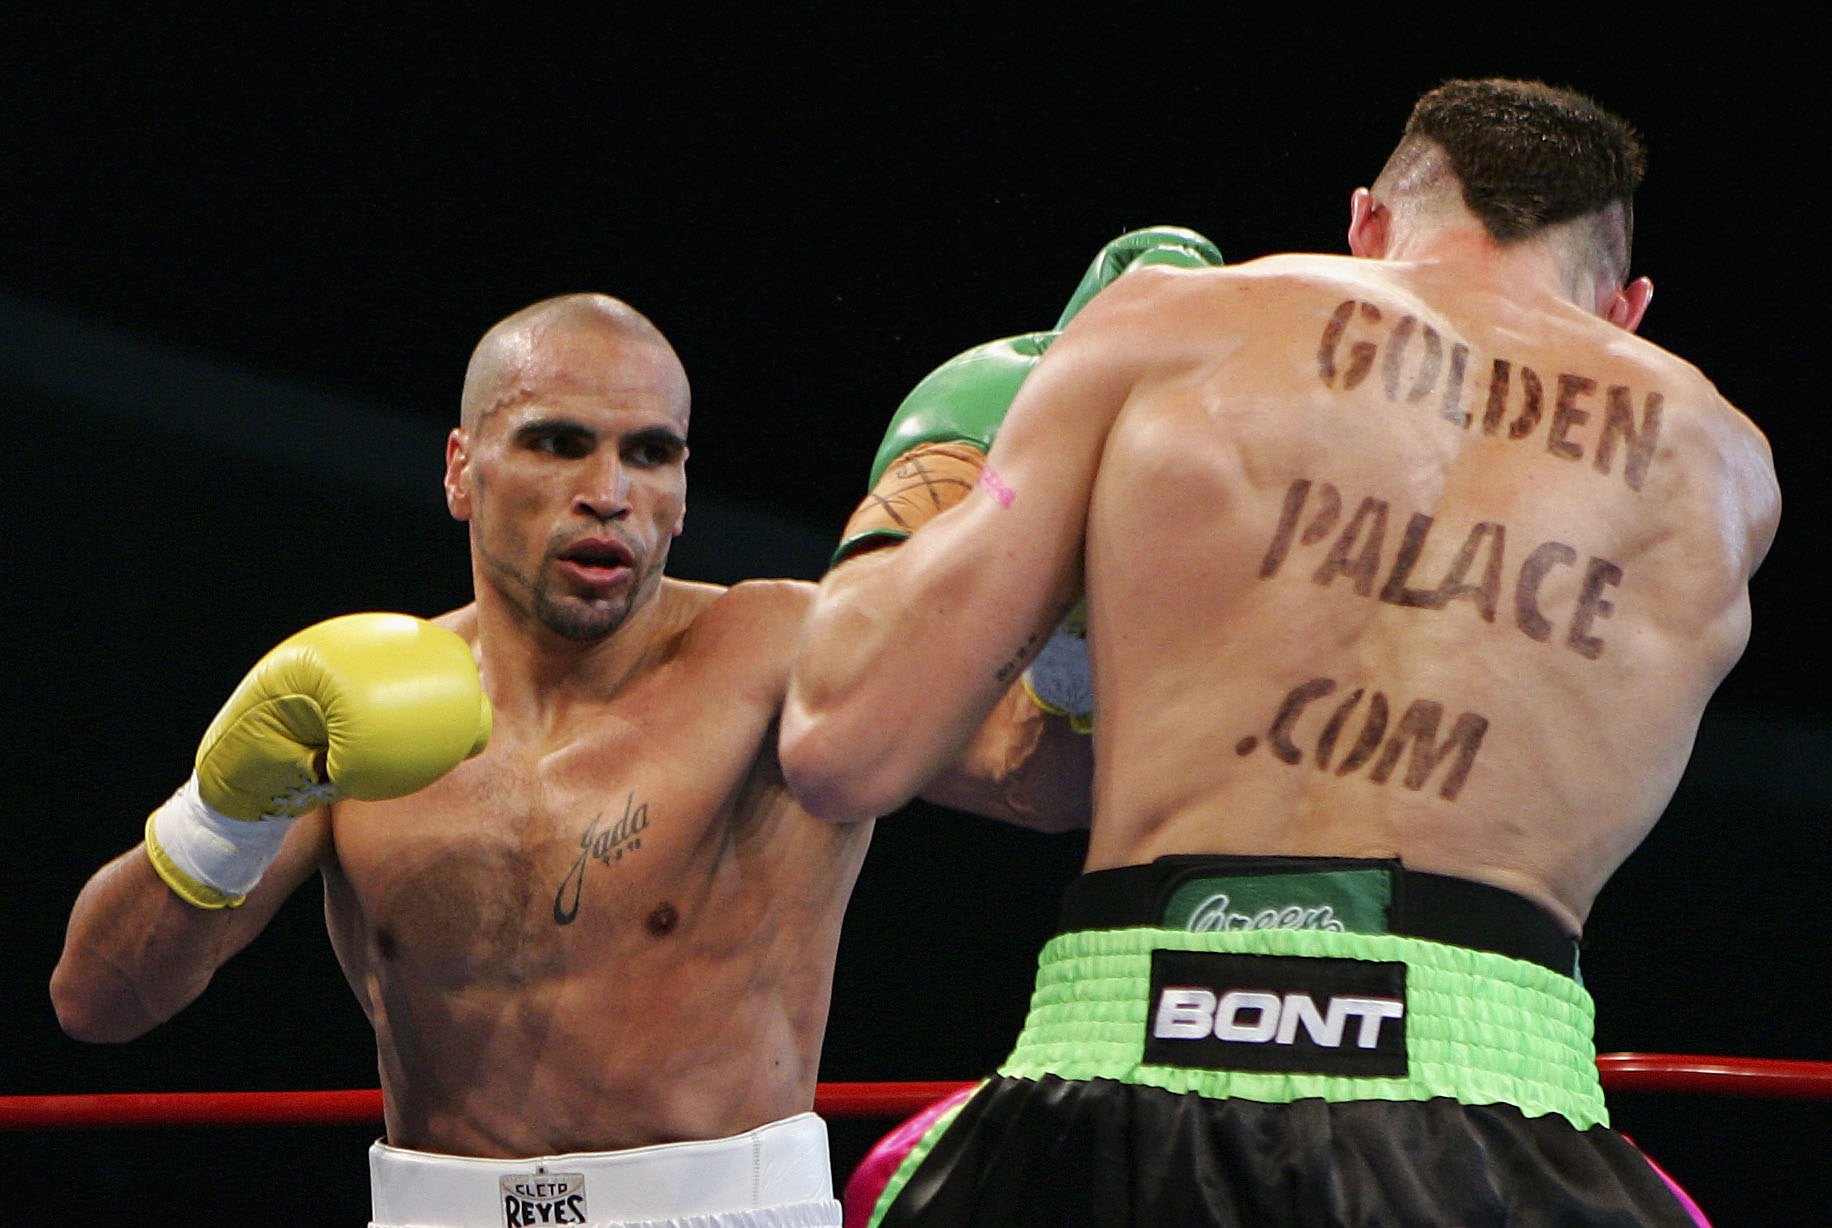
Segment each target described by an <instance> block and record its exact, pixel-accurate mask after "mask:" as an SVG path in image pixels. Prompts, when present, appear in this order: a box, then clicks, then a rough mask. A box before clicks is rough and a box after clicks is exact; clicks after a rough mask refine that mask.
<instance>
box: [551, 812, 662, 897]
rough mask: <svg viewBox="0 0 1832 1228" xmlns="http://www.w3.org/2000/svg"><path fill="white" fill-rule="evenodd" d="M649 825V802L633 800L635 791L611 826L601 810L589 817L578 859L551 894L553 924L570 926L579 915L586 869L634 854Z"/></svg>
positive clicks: (582, 836)
mask: <svg viewBox="0 0 1832 1228" xmlns="http://www.w3.org/2000/svg"><path fill="white" fill-rule="evenodd" d="M648 826H649V803H648V802H639V801H637V800H636V794H635V792H634V791H631V792H630V793H628V794H626V795H625V796H624V799H623V815H622V817H621V818H618V819H616V820H614V821H612V822H610V823H608V824H607V823H606V822H605V821H604V811H602V810H600V811H599V812H598V813H597V814H595V815H593V816H592V819H591V822H589V823H587V824H586V825H585V831H584V833H583V834H582V835H580V837H579V857H578V860H576V861H574V862H573V864H572V869H570V870H568V871H567V872H566V877H565V878H563V879H561V880H560V888H559V890H558V891H556V892H554V895H553V923H554V924H555V925H571V924H572V923H573V920H574V919H575V918H576V917H578V915H579V902H580V896H581V893H582V892H583V890H584V887H585V867H586V866H587V865H589V864H590V863H592V862H594V861H597V862H602V863H603V864H605V865H607V866H608V865H610V864H611V863H612V862H613V861H622V860H623V857H624V854H625V853H634V852H635V851H636V850H637V849H639V848H641V847H642V833H643V832H644V831H645V830H647V828H648Z"/></svg>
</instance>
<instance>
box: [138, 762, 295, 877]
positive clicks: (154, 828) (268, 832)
mask: <svg viewBox="0 0 1832 1228" xmlns="http://www.w3.org/2000/svg"><path fill="white" fill-rule="evenodd" d="M296 822H298V820H297V819H292V818H281V817H274V818H261V819H258V820H256V821H255V822H252V823H250V822H245V821H243V820H241V819H232V818H230V817H229V816H228V815H226V814H223V813H221V812H220V811H217V810H213V809H211V807H210V806H209V805H208V804H207V803H206V802H205V801H204V799H203V796H202V795H201V794H200V793H199V792H198V790H197V774H196V773H195V772H193V773H192V774H191V778H190V779H189V780H187V781H185V782H184V784H183V785H182V786H180V787H179V789H178V792H176V793H174V794H172V797H171V800H170V801H168V802H166V804H165V805H163V806H161V807H159V809H157V810H155V811H153V816H152V818H151V819H149V820H148V821H147V824H146V837H147V849H148V852H149V854H150V855H151V856H152V859H153V865H154V868H155V869H157V870H158V871H159V872H160V877H161V878H164V879H165V880H166V882H167V884H168V885H170V886H171V887H172V889H173V890H174V891H177V892H178V894H179V895H181V896H183V897H184V898H185V899H186V900H187V901H189V902H190V903H192V904H196V905H198V906H199V907H204V908H209V907H217V908H221V907H225V906H227V907H234V906H235V905H236V904H239V903H241V902H242V897H243V896H245V895H247V894H248V892H249V891H251V890H253V889H254V885H255V884H256V883H258V882H260V881H261V875H263V874H265V873H266V872H267V867H268V866H270V865H272V864H273V860H274V858H275V857H278V856H279V855H280V845H281V843H282V842H283V841H284V840H285V839H286V833H287V832H288V831H289V830H290V829H291V828H292V825H293V824H294V823H296ZM168 870H175V871H176V872H177V873H178V874H179V875H181V876H182V880H188V881H182V880H181V881H174V880H173V877H172V876H171V875H170V874H168V873H167V871H168ZM199 886H201V887H203V888H205V889H207V890H206V891H204V892H202V893H201V894H202V895H204V896H205V898H203V899H199V898H196V897H197V895H198V894H200V893H198V892H197V891H196V888H198V887H199ZM213 895H215V896H221V897H222V898H221V900H220V901H219V900H216V899H214V898H211V897H212V896H213Z"/></svg>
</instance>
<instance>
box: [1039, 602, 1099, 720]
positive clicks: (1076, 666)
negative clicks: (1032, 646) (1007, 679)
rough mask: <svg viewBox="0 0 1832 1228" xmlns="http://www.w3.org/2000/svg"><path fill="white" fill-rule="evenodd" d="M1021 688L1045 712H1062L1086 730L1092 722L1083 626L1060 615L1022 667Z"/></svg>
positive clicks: (1090, 682)
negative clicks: (1040, 646)
mask: <svg viewBox="0 0 1832 1228" xmlns="http://www.w3.org/2000/svg"><path fill="white" fill-rule="evenodd" d="M1024 689H1025V690H1027V691H1029V692H1030V697H1031V698H1032V699H1033V700H1035V701H1036V703H1037V706H1038V707H1039V708H1042V709H1043V710H1044V711H1045V712H1051V713H1054V714H1055V715H1057V716H1066V717H1068V718H1069V720H1070V722H1071V723H1073V725H1074V726H1075V728H1076V729H1078V730H1080V731H1081V732H1083V733H1086V732H1087V731H1088V730H1089V729H1091V728H1092V727H1093V724H1094V676H1093V674H1092V672H1091V671H1090V670H1089V668H1088V640H1087V628H1086V627H1085V626H1084V625H1083V624H1082V623H1081V622H1080V621H1079V620H1073V621H1072V620H1070V619H1064V620H1063V622H1062V625H1061V626H1059V627H1057V628H1056V630H1055V632H1054V633H1053V634H1052V635H1051V636H1050V638H1049V639H1048V641H1046V642H1045V643H1044V645H1043V650H1042V651H1041V652H1039V653H1038V654H1037V659H1036V660H1035V661H1032V662H1031V665H1030V668H1029V669H1027V670H1025V671H1024Z"/></svg>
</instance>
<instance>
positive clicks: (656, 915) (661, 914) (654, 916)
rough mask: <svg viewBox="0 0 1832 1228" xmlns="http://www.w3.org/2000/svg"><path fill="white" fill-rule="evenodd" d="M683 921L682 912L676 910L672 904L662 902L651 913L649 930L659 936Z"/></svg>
mask: <svg viewBox="0 0 1832 1228" xmlns="http://www.w3.org/2000/svg"><path fill="white" fill-rule="evenodd" d="M680 921H681V914H680V913H678V912H676V911H675V910H674V905H672V904H666V903H664V904H660V905H657V906H656V909H655V911H654V912H652V913H650V914H649V923H648V924H649V932H650V933H651V934H654V935H655V936H656V937H657V938H659V937H661V936H662V935H663V934H666V933H669V932H670V931H672V930H673V929H674V927H675V926H676V925H679V924H680Z"/></svg>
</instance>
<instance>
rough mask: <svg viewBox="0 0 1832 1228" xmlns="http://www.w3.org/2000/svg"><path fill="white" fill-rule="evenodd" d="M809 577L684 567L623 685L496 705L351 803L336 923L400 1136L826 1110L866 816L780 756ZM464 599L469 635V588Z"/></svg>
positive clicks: (722, 1120) (611, 1131)
mask: <svg viewBox="0 0 1832 1228" xmlns="http://www.w3.org/2000/svg"><path fill="white" fill-rule="evenodd" d="M807 596H808V587H807V586H805V585H796V584H791V583H788V582H766V583H752V584H746V585H740V586H737V587H736V588H733V589H730V590H724V589H719V588H714V587H712V586H707V585H692V584H684V583H681V582H677V581H667V582H666V583H665V584H664V587H663V589H662V590H661V592H660V593H659V594H658V596H657V599H656V602H655V609H654V611H652V612H653V614H654V615H655V617H654V620H653V621H652V622H651V623H650V624H649V625H648V626H647V627H646V628H645V629H644V631H643V632H642V634H643V636H644V638H645V639H646V640H647V641H648V649H647V651H646V652H645V653H644V654H643V655H642V656H641V658H640V660H638V661H637V662H636V663H635V665H634V667H633V668H632V670H631V672H630V674H629V676H628V677H627V678H626V679H625V680H623V681H622V682H621V683H620V685H618V686H617V687H616V688H615V689H613V690H611V691H609V692H608V693H605V694H601V695H590V694H581V695H579V696H577V697H576V698H574V699H572V700H570V701H568V702H563V703H558V704H554V705H552V706H550V707H549V708H548V710H547V712H546V714H545V718H544V720H543V721H542V722H539V723H538V727H537V723H536V722H532V721H528V720H525V719H523V718H522V717H521V715H520V713H519V710H518V709H517V708H516V707H515V706H514V705H513V704H510V705H504V704H501V703H499V704H498V705H497V717H496V726H495V732H494V735H493V738H492V740H491V743H490V746H489V748H488V749H487V750H486V751H485V752H484V753H483V754H482V755H481V756H479V757H478V758H476V759H474V760H472V761H470V762H467V763H465V764H464V765H463V766H461V767H459V768H458V769H457V770H456V771H454V772H452V773H451V774H450V775H448V776H447V777H445V778H444V779H442V780H440V781H439V782H438V783H437V784H435V785H433V786H432V787H430V788H428V789H426V790H424V791H422V792H420V793H417V794H414V795H413V796H411V797H408V798H403V799H400V800H398V801H391V802H383V803H373V804H363V803H355V802H346V803H343V804H340V805H339V806H338V807H337V808H336V811H335V814H334V816H333V820H332V836H333V841H334V845H335V849H334V856H333V857H332V858H331V859H330V861H329V864H328V865H327V868H326V870H325V877H326V884H327V891H326V911H327V919H328V923H329V926H330V930H331V935H332V939H333V942H334V945H335V947H336V949H337V953H338V957H339V959H340V961H341V962H342V965H343V968H344V970H345V973H346V975H347V976H348V977H349V980H350V983H351V986H352V988H353V989H354V990H355V991H356V994H357V997H358V999H359V1000H360V1001H361V1002H362V1004H363V1006H364V1009H365V1010H366V1011H367V1013H368V1015H369V1017H370V1019H371V1021H372V1022H373V1024H374V1027H375V1033H376V1041H377V1045H378V1049H379V1056H380V1066H381V1078H382V1084H383V1091H384V1094H385V1102H386V1106H387V1129H388V1138H389V1141H391V1142H393V1143H395V1144H397V1145H399V1146H405V1147H413V1148H419V1149H424V1150H432V1151H440V1152H448V1153H454V1154H464V1155H504V1156H508V1155H532V1154H543V1153H551V1152H562V1151H571V1150H604V1149H612V1148H622V1147H630V1146H641V1145H646V1144H651V1143H658V1142H667V1141H673V1140H679V1139H686V1138H708V1137H719V1136H724V1135H729V1134H732V1133H736V1132H739V1131H742V1130H746V1129H749V1128H751V1127H754V1126H757V1125H759V1124H762V1123H764V1122H766V1121H770V1120H773V1119H776V1118H780V1117H783V1116H786V1115H788V1114H791V1113H795V1112H800V1111H803V1110H806V1109H808V1108H809V1107H810V1106H811V1104H812V1102H813V1095H814V1086H815V1080H816V1076H817V1068H818V1063H819V1056H820V1044H821V1036H822V1031H823V1028H824V1026H825V1023H826V1014H827V1004H828V996H829V989H830V983H831V978H832V969H833V963H834V953H835V950H836V947H837V944H838V940H839V931H840V921H841V916H842V913H843V911H844V908H845V904H846V900H847V897H848V895H849V894H850V892H851V889H852V885H853V882H854V880H855V878H856V876H857V874H858V870H859V866H860V863H861V861H862V859H863V856H864V853H865V848H866V845H867V843H868V841H869V839H870V828H871V825H870V824H869V823H862V824H854V825H834V824H829V823H823V822H819V821H817V820H815V819H813V818H811V817H809V816H808V815H807V814H806V813H805V812H804V811H802V810H801V809H800V808H799V807H797V806H796V805H795V803H794V802H793V800H792V799H791V797H790V796H789V794H788V793H787V791H786V790H785V788H784V786H783V781H782V777H781V774H780V770H779V769H778V767H777V764H776V758H775V722H776V720H777V716H778V709H779V707H780V704H781V699H782V693H783V687H784V683H785V674H786V669H787V661H788V657H789V651H790V648H791V645H792V643H793V639H794V635H795V633H796V629H797V628H798V627H799V625H800V618H801V614H802V612H803V610H804V609H805V606H806V601H807ZM444 621H446V623H447V624H448V625H451V626H453V627H454V628H455V629H457V630H459V631H460V633H461V634H465V635H467V636H468V637H470V638H473V640H474V639H475V635H476V630H475V620H474V618H473V616H472V615H471V614H470V613H469V612H468V611H461V612H459V614H457V615H454V616H452V617H450V618H448V619H446V620H444ZM619 634H623V632H619ZM483 674H484V679H485V685H486V687H487V688H488V687H490V686H491V664H490V660H489V656H488V654H487V653H486V654H484V657H483ZM492 697H493V699H494V698H496V697H495V696H494V695H493V696H492Z"/></svg>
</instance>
